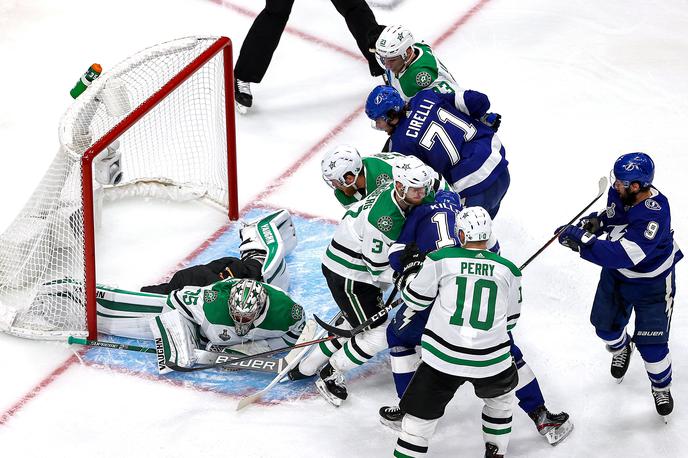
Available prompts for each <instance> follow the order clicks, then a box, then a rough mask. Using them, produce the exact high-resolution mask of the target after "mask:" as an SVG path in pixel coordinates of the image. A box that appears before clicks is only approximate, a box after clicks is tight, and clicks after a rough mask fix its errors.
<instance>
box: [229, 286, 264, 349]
mask: <svg viewBox="0 0 688 458" xmlns="http://www.w3.org/2000/svg"><path fill="white" fill-rule="evenodd" d="M267 298H268V294H267V291H265V288H264V287H263V285H262V284H260V283H259V282H257V281H255V280H249V279H242V280H239V281H237V282H236V283H235V284H234V287H233V288H232V291H231V293H230V297H229V315H230V316H231V317H232V320H233V321H234V328H235V329H236V333H237V335H239V336H245V335H246V334H248V331H249V330H250V329H251V325H253V322H254V321H256V320H257V319H258V317H260V315H261V314H262V313H263V310H264V309H265V304H266V302H267Z"/></svg>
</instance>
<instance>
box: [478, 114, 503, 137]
mask: <svg viewBox="0 0 688 458" xmlns="http://www.w3.org/2000/svg"><path fill="white" fill-rule="evenodd" d="M480 122H482V123H483V124H485V125H486V126H487V127H489V128H491V129H492V130H494V131H495V132H497V131H498V130H499V126H500V125H501V124H502V115H500V114H499V113H485V114H484V115H483V116H482V117H481V118H480Z"/></svg>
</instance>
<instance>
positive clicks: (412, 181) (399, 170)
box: [392, 156, 437, 199]
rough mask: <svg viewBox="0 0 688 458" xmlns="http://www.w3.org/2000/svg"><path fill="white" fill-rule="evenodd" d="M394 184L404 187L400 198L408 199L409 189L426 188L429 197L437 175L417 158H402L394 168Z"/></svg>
mask: <svg viewBox="0 0 688 458" xmlns="http://www.w3.org/2000/svg"><path fill="white" fill-rule="evenodd" d="M392 175H393V177H394V182H395V183H396V182H399V183H401V185H402V186H403V194H402V195H401V196H399V197H401V198H402V199H404V198H406V193H407V192H408V189H409V188H424V189H425V194H426V195H427V194H428V193H429V192H430V190H431V189H432V185H433V183H434V181H435V177H436V176H437V174H436V173H435V171H434V170H433V169H431V168H430V167H429V166H427V165H426V164H425V163H424V162H423V161H421V160H420V159H418V158H417V157H415V156H404V157H400V158H399V159H397V160H396V161H395V162H394V166H393V167H392Z"/></svg>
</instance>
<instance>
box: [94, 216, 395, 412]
mask: <svg viewBox="0 0 688 458" xmlns="http://www.w3.org/2000/svg"><path fill="white" fill-rule="evenodd" d="M272 211H274V210H270V209H265V208H256V209H252V210H250V211H249V212H247V213H246V214H245V215H243V218H242V219H244V220H245V221H253V220H255V219H257V218H260V217H261V216H263V215H265V214H268V213H271V212H272ZM292 221H293V222H294V226H295V227H296V235H297V237H298V244H297V246H296V248H295V249H294V251H293V252H292V253H291V254H289V255H288V256H287V257H286V260H287V264H288V267H289V273H290V277H291V286H290V288H289V295H290V296H291V297H292V298H293V299H294V300H295V301H296V302H297V303H299V304H301V305H302V306H303V307H304V309H305V310H306V313H307V314H308V315H309V316H310V315H314V314H317V315H318V316H319V317H321V318H324V319H329V318H331V317H333V316H334V315H335V314H336V313H337V312H338V307H337V305H336V304H335V303H334V301H333V300H332V296H331V295H330V291H329V290H328V288H327V284H326V283H325V279H324V278H323V276H322V272H321V270H320V264H321V261H320V259H321V256H322V253H324V252H325V249H326V248H327V245H328V243H329V241H330V238H331V236H332V234H333V233H334V230H335V227H336V225H335V224H332V223H331V222H328V221H323V220H320V219H311V218H305V217H301V216H294V215H292ZM239 227H240V225H239V224H232V225H230V226H229V227H228V228H227V230H226V231H225V232H224V233H222V234H221V235H220V236H219V237H218V238H217V239H216V240H215V241H213V242H212V243H211V244H210V246H208V247H207V248H206V249H205V250H203V251H202V252H201V253H199V254H198V255H197V256H196V257H194V258H192V259H191V260H190V261H189V263H188V265H190V266H191V265H198V264H205V263H208V262H210V261H212V260H213V259H217V258H221V257H224V256H238V255H239V250H238V247H239V242H240V240H239ZM106 339H107V340H110V341H114V342H117V343H124V344H129V345H138V346H144V347H153V342H152V341H144V340H135V339H127V338H123V337H115V336H107V337H106ZM83 358H84V359H85V360H86V361H87V362H90V363H93V364H97V365H100V366H106V367H112V368H116V369H123V370H125V371H126V372H130V373H134V374H142V375H146V376H151V375H152V376H156V377H160V378H161V379H162V378H166V379H171V380H174V381H179V382H182V383H183V384H189V385H191V386H193V387H195V388H200V389H206V390H209V391H214V392H220V393H223V394H229V395H237V396H238V395H244V394H247V393H248V392H253V391H255V390H260V389H262V388H264V387H265V385H267V384H268V383H269V382H270V381H271V380H272V379H273V378H274V374H271V373H261V372H249V371H231V372H228V371H224V370H219V369H208V370H204V371H196V372H174V373H171V374H168V375H163V376H160V375H158V369H157V362H156V358H155V354H150V353H137V352H132V351H124V350H112V349H107V348H98V347H93V348H90V349H89V350H88V351H87V352H86V353H85V354H84V356H83ZM381 363H382V356H380V355H378V357H376V358H375V359H373V360H371V361H370V362H369V363H367V364H366V365H365V366H366V367H367V368H368V369H369V370H370V369H372V367H371V366H370V365H371V364H374V365H376V366H377V365H379V364H381ZM355 371H356V372H361V373H362V368H357V369H355ZM352 375H355V372H352ZM312 393H315V389H314V386H313V380H312V379H311V380H309V379H306V380H299V381H296V382H288V383H279V384H277V386H275V388H273V389H272V390H271V391H270V392H269V393H268V394H267V395H266V396H265V397H264V400H266V401H268V402H270V401H276V402H279V401H282V400H287V399H297V398H299V397H300V396H301V395H310V394H312Z"/></svg>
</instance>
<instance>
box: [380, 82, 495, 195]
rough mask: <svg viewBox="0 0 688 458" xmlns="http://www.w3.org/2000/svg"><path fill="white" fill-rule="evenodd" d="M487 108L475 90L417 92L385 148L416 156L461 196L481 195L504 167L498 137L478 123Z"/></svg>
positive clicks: (488, 104)
mask: <svg viewBox="0 0 688 458" xmlns="http://www.w3.org/2000/svg"><path fill="white" fill-rule="evenodd" d="M457 107H459V108H460V109H459V108H457ZM489 108H490V101H489V99H488V98H487V96H486V95H485V94H482V93H480V92H477V91H459V92H456V93H455V94H439V93H437V92H435V91H433V90H431V89H426V90H423V91H420V92H419V93H418V94H416V95H415V96H414V97H413V98H411V100H410V101H409V111H408V113H407V116H406V117H405V118H404V119H402V120H401V121H400V123H399V125H398V126H397V127H396V129H395V130H394V132H393V133H392V136H391V144H390V148H389V150H390V151H395V152H398V153H401V154H405V155H407V156H408V155H413V156H416V157H418V158H419V159H420V160H422V161H423V162H425V163H426V164H428V165H429V166H430V167H432V168H433V169H435V170H436V171H437V172H438V173H440V174H441V175H442V176H443V177H444V178H445V179H446V180H447V182H448V183H450V184H451V185H452V187H453V188H454V190H455V191H456V192H458V193H460V194H461V196H463V197H470V196H474V195H476V194H480V193H481V192H483V191H484V190H485V189H487V188H488V187H489V186H490V185H491V184H492V183H494V181H495V180H496V179H497V177H498V176H499V174H500V173H501V172H502V171H503V170H504V169H505V168H506V166H507V164H508V162H507V160H506V158H505V152H504V147H503V146H502V144H501V142H500V141H499V138H498V137H497V135H495V133H494V131H493V130H492V129H491V128H490V127H488V126H486V125H484V124H483V123H482V122H480V121H479V119H480V117H481V116H483V115H484V114H485V113H486V112H487V110H488V109H489Z"/></svg>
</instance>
